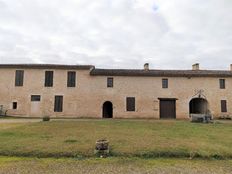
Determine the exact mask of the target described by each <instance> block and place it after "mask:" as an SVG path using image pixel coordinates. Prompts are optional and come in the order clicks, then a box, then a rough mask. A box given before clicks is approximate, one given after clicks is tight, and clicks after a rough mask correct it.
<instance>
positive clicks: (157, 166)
mask: <svg viewBox="0 0 232 174" xmlns="http://www.w3.org/2000/svg"><path fill="white" fill-rule="evenodd" d="M231 171H232V160H227V161H225V160H199V159H197V160H188V159H173V158H172V159H163V158H160V159H141V158H133V157H132V158H120V157H113V158H106V159H99V158H98V159H96V158H89V159H85V160H76V159H73V158H69V159H67V158H60V159H54V158H46V159H38V158H21V157H0V174H6V173H7V174H32V173H33V174H37V173H38V174H39V173H43V174H53V173H54V174H74V173H75V174H82V173H88V174H99V173H101V174H104V173H105V174H106V173H111V174H125V173H133V174H141V173H150V174H160V173H162V174H179V173H181V174H199V173H204V174H212V173H214V174H230V173H231Z"/></svg>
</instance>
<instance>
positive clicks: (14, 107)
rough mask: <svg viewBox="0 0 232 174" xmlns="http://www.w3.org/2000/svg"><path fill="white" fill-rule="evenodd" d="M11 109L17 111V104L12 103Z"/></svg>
mask: <svg viewBox="0 0 232 174" xmlns="http://www.w3.org/2000/svg"><path fill="white" fill-rule="evenodd" d="M12 109H13V110H17V109H18V102H15V101H14V102H12Z"/></svg>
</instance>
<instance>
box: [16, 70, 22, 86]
mask: <svg viewBox="0 0 232 174" xmlns="http://www.w3.org/2000/svg"><path fill="white" fill-rule="evenodd" d="M23 76H24V71H23V70H16V71H15V86H23Z"/></svg>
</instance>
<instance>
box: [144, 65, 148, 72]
mask: <svg viewBox="0 0 232 174" xmlns="http://www.w3.org/2000/svg"><path fill="white" fill-rule="evenodd" d="M144 70H145V71H149V63H145V64H144Z"/></svg>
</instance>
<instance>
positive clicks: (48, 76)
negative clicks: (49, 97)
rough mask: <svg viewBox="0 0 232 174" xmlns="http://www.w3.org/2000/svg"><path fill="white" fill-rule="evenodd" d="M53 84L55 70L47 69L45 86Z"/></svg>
mask: <svg viewBox="0 0 232 174" xmlns="http://www.w3.org/2000/svg"><path fill="white" fill-rule="evenodd" d="M52 86H53V71H45V87H52Z"/></svg>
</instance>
